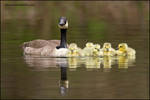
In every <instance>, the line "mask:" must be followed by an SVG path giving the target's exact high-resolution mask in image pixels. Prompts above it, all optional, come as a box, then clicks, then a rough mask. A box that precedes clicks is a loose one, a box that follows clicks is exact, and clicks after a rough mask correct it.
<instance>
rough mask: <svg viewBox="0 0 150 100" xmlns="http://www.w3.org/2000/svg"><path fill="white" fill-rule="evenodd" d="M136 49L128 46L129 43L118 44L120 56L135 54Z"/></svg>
mask: <svg viewBox="0 0 150 100" xmlns="http://www.w3.org/2000/svg"><path fill="white" fill-rule="evenodd" d="M135 54H136V51H135V50H134V49H132V48H130V47H128V45H127V43H120V44H119V45H118V50H117V55H119V56H135Z"/></svg>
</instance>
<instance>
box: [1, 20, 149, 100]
mask: <svg viewBox="0 0 150 100" xmlns="http://www.w3.org/2000/svg"><path fill="white" fill-rule="evenodd" d="M54 25H55V24H54ZM94 25H96V24H92V26H91V27H94ZM70 26H71V25H70ZM109 26H111V27H109ZM109 26H107V27H105V28H103V29H99V27H96V28H91V29H87V28H86V27H84V26H80V27H78V25H76V26H74V27H70V28H69V30H68V33H67V35H68V36H67V39H68V43H71V42H75V43H77V44H78V45H79V46H80V47H84V45H85V43H86V42H87V41H91V42H94V43H99V44H100V45H101V46H102V45H103V43H104V42H111V43H112V46H113V47H114V48H116V47H117V45H118V44H119V43H121V42H126V43H128V45H129V46H130V47H132V48H134V49H135V50H136V52H137V54H136V59H135V60H133V59H129V58H118V59H117V58H107V57H106V58H92V57H91V58H89V57H86V58H34V57H29V56H23V52H22V50H21V48H20V45H21V44H22V43H23V42H25V41H30V40H33V39H38V38H41V39H59V38H60V36H59V35H60V34H59V29H58V28H56V30H51V34H43V33H40V28H37V27H35V26H32V25H29V24H28V21H24V22H23V21H22V20H20V21H18V20H14V21H11V20H10V21H5V22H4V23H3V26H2V34H1V97H2V98H5V99H8V98H9V99H10V98H11V99H12V98H14V99H15V98H19V99H29V98H30V99H31V98H32V99H36V98H38V99H39V98H40V99H43V98H44V99H45V98H84V99H85V98H114V99H119V98H141V99H143V98H144V99H146V98H149V84H148V82H149V50H148V48H149V47H148V42H149V35H148V26H147V25H146V24H144V25H135V26H133V25H132V26H131V25H126V24H119V25H114V24H113V25H109ZM100 30H103V31H100ZM61 72H62V74H61ZM61 80H62V81H63V80H68V82H69V83H68V84H60V82H61ZM62 83H63V82H62ZM67 85H68V88H66V87H67ZM63 86H64V88H63Z"/></svg>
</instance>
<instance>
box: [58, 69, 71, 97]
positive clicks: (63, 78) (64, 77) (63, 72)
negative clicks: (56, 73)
mask: <svg viewBox="0 0 150 100" xmlns="http://www.w3.org/2000/svg"><path fill="white" fill-rule="evenodd" d="M60 69H61V80H60V83H59V87H60V93H61V95H62V96H64V95H66V94H67V92H68V87H69V81H68V80H67V66H66V67H64V66H60Z"/></svg>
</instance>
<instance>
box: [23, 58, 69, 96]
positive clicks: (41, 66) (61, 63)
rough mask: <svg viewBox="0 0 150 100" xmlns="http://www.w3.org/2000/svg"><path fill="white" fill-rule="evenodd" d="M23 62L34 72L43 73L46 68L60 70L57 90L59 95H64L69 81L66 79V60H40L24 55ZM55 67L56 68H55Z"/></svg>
mask: <svg viewBox="0 0 150 100" xmlns="http://www.w3.org/2000/svg"><path fill="white" fill-rule="evenodd" d="M24 60H25V62H26V63H27V64H28V65H29V66H30V67H32V68H34V69H35V70H36V71H37V70H38V71H43V70H44V71H45V70H46V69H47V68H50V67H53V69H57V70H58V69H60V73H61V74H60V80H59V88H60V93H61V95H66V94H67V91H68V87H69V81H68V79H67V68H68V59H67V58H41V57H37V56H33V55H32V56H31V55H25V56H24ZM56 67H57V68H56Z"/></svg>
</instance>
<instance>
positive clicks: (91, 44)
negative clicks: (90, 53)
mask: <svg viewBox="0 0 150 100" xmlns="http://www.w3.org/2000/svg"><path fill="white" fill-rule="evenodd" d="M93 46H94V44H93V43H92V42H88V43H86V47H88V48H91V47H93Z"/></svg>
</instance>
